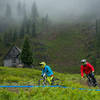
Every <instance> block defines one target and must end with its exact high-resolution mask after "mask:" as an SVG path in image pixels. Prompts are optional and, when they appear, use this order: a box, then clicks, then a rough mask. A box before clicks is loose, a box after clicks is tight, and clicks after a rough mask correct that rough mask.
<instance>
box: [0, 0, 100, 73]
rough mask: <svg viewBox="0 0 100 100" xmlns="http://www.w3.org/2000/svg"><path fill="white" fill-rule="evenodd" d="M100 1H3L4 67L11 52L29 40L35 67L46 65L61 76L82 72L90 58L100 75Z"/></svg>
mask: <svg viewBox="0 0 100 100" xmlns="http://www.w3.org/2000/svg"><path fill="white" fill-rule="evenodd" d="M99 2H100V1H99V0H95V1H90V0H84V1H80V0H76V1H72V0H70V1H66V0H63V1H58V0H55V1H54V0H44V1H42V2H41V0H37V1H36V2H35V1H34V0H30V1H25V0H21V1H20V0H9V1H8V0H5V2H4V1H3V0H1V1H0V12H1V13H0V65H3V60H4V57H5V55H6V54H7V52H8V51H9V49H10V48H11V47H12V46H14V45H16V46H18V47H19V48H20V49H21V50H22V49H23V44H24V39H25V36H26V35H27V36H28V37H29V44H30V45H31V49H32V53H33V56H34V57H33V58H34V61H33V65H34V66H35V67H38V64H39V62H41V61H46V62H47V63H48V64H50V66H51V67H52V68H53V69H54V70H55V71H59V72H70V73H75V72H76V73H79V72H80V60H81V59H83V58H86V59H87V60H88V61H89V62H91V63H92V64H93V65H94V67H95V69H96V70H97V71H98V72H97V73H99V70H98V69H99V65H100V28H99V27H100V20H99V17H100V14H99Z"/></svg>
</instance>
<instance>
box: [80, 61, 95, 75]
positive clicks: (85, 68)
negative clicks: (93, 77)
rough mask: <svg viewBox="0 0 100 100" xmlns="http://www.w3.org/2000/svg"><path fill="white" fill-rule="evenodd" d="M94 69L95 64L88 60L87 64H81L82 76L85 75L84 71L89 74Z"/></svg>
mask: <svg viewBox="0 0 100 100" xmlns="http://www.w3.org/2000/svg"><path fill="white" fill-rule="evenodd" d="M92 71H94V68H93V66H92V65H91V64H90V63H88V62H86V65H85V66H84V65H81V76H82V77H83V76H84V72H85V74H86V75H88V74H89V73H90V72H92Z"/></svg>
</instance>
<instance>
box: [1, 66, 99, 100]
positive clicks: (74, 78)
mask: <svg viewBox="0 0 100 100" xmlns="http://www.w3.org/2000/svg"><path fill="white" fill-rule="evenodd" d="M40 75H41V71H39V70H35V69H27V68H25V69H23V68H5V67H0V85H37V81H38V79H39V78H40ZM54 76H55V77H57V78H59V79H60V80H61V85H65V86H68V87H74V88H88V86H86V85H85V84H84V85H82V84H81V83H80V75H79V74H64V73H57V72H55V73H54ZM97 77H98V78H100V76H97ZM83 82H86V80H83ZM96 88H97V87H96ZM99 98H100V92H96V91H88V90H78V89H74V90H72V89H71V88H59V87H56V88H53V87H51V88H50V87H45V88H0V100H100V99H99Z"/></svg>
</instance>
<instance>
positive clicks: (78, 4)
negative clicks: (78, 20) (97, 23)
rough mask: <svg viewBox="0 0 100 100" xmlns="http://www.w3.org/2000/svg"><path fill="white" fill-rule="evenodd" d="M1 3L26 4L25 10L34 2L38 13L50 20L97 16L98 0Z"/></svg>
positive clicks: (22, 0)
mask: <svg viewBox="0 0 100 100" xmlns="http://www.w3.org/2000/svg"><path fill="white" fill-rule="evenodd" d="M0 1H1V2H3V3H4V2H10V3H11V4H15V5H16V4H17V2H19V1H20V2H22V3H26V5H27V8H28V9H30V8H31V5H32V3H33V2H34V1H35V2H36V4H37V7H38V11H39V13H40V14H42V15H43V16H44V15H45V14H47V13H48V15H49V16H50V17H51V18H54V19H56V18H57V19H60V18H66V17H73V16H76V17H79V16H84V15H86V14H94V15H95V14H96V15H97V14H99V12H100V0H0Z"/></svg>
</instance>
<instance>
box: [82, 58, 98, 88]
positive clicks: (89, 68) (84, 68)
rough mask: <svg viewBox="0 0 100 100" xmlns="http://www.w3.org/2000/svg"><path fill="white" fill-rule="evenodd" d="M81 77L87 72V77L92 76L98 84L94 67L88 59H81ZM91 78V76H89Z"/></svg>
mask: <svg viewBox="0 0 100 100" xmlns="http://www.w3.org/2000/svg"><path fill="white" fill-rule="evenodd" d="M81 63H82V65H81V77H82V78H83V76H84V73H85V74H86V76H87V78H88V77H91V78H92V79H93V82H94V84H95V86H96V85H97V81H96V79H95V77H94V67H93V66H92V65H91V64H90V63H89V62H87V61H86V59H82V60H81ZM88 79H89V78H88Z"/></svg>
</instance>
